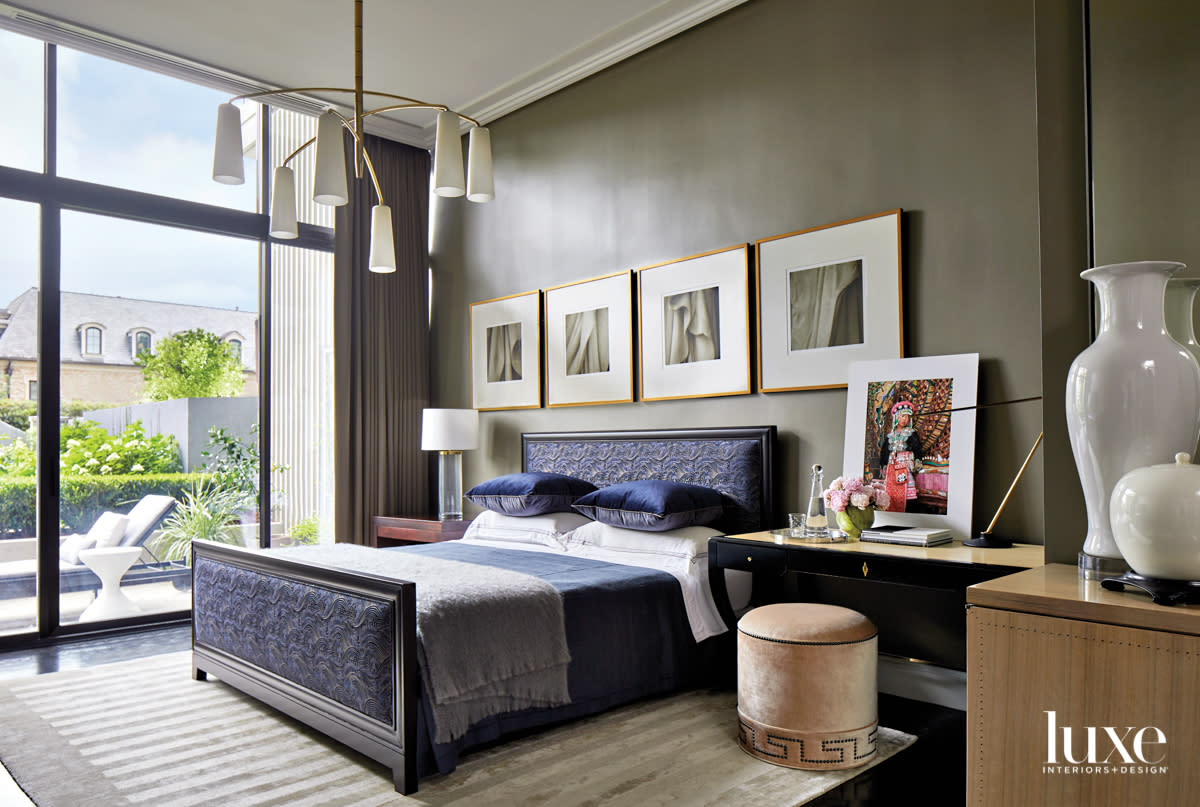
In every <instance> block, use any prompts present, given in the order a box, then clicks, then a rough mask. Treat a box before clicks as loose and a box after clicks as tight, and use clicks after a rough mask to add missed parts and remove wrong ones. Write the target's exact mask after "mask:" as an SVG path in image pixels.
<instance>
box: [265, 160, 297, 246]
mask: <svg viewBox="0 0 1200 807" xmlns="http://www.w3.org/2000/svg"><path fill="white" fill-rule="evenodd" d="M270 232H271V237H272V238H299V236H300V230H299V228H298V227H297V226H296V175H295V173H293V172H292V169H290V168H288V167H287V166H286V165H281V166H279V167H278V168H276V169H275V181H274V182H272V183H271V227H270Z"/></svg>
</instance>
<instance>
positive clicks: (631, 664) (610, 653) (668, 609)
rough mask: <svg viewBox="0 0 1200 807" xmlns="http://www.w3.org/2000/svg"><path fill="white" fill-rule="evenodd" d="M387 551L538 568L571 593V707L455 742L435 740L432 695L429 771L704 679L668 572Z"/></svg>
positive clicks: (482, 554)
mask: <svg viewBox="0 0 1200 807" xmlns="http://www.w3.org/2000/svg"><path fill="white" fill-rule="evenodd" d="M387 551H389V552H391V551H394V552H415V553H419V554H424V555H429V556H432V557H437V558H443V559H445V560H457V561H462V562H466V563H478V564H483V565H487V566H495V567H499V568H502V569H508V570H510V571H514V572H521V573H523V574H530V575H533V576H535V577H540V578H541V579H543V580H545V581H546V582H548V583H549V584H550V585H552V586H554V587H555V588H556V589H557V590H558V591H559V592H560V593H561V594H562V597H563V612H564V618H565V622H566V633H567V645H568V647H569V649H570V651H571V664H570V667H569V668H568V673H567V677H568V684H569V686H570V692H571V703H570V704H568V705H566V706H560V707H556V708H553V709H526V710H522V711H519V712H510V713H507V714H503V715H498V716H496V717H492V718H488V719H487V720H484V721H482V722H480V723H477V724H476V725H475V726H473V727H472V729H471V730H470V731H469V732H468V733H467V735H466V736H465V737H462V738H460V739H459V740H457V741H455V742H451V743H443V744H433V743H432V742H431V736H432V732H431V731H430V730H429V726H430V716H429V713H428V707H427V706H426V703H427V699H426V698H425V697H424V696H422V698H421V708H420V709H419V715H418V726H417V732H418V740H419V744H420V748H419V757H418V762H417V765H418V771H419V775H421V776H425V775H428V774H431V773H434V772H441V773H448V772H450V771H452V770H454V768H455V766H456V765H457V764H458V756H459V754H460V753H461V752H462V751H465V750H466V749H468V748H471V747H474V746H478V745H481V744H483V743H487V742H490V741H492V740H495V739H497V738H499V737H501V736H504V735H508V734H512V733H515V732H519V731H522V730H525V729H531V728H535V727H538V726H545V725H548V724H550V723H556V722H560V721H563V720H568V719H571V718H575V717H581V716H583V715H587V714H594V713H596V712H601V711H604V710H605V709H608V708H611V707H613V706H616V705H618V704H622V703H627V702H629V701H633V700H636V699H638V698H642V697H645V696H647V695H653V694H657V693H662V692H669V691H671V690H675V689H679V688H682V687H684V686H687V685H689V684H692V683H694V682H695V681H696V680H697V679H698V677H699V675H700V672H701V671H700V669H699V668H700V666H701V664H700V656H701V653H700V650H699V646H698V645H697V644H696V642H695V640H694V639H693V638H692V632H691V628H690V627H689V625H688V619H687V614H686V612H685V611H684V606H683V595H682V593H681V591H680V588H679V582H678V581H677V580H676V579H675V578H674V577H672V576H671V575H669V574H667V573H666V572H660V571H655V570H653V569H642V568H638V567H635V566H622V565H619V564H614V563H603V562H601V561H596V560H588V559H586V558H577V557H572V556H569V555H559V554H551V553H546V552H529V551H524V550H519V549H513V550H509V549H494V548H492V547H485V546H474V545H471V544H463V543H459V542H457V541H452V542H445V543H438V544H422V545H418V546H406V547H397V548H394V549H389V550H387ZM420 597H421V590H420V587H418V588H417V598H418V599H420Z"/></svg>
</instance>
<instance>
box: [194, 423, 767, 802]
mask: <svg viewBox="0 0 1200 807" xmlns="http://www.w3.org/2000/svg"><path fill="white" fill-rule="evenodd" d="M775 441H776V431H775V427H774V426H757V427H739V428H713V429H675V430H656V431H618V432H611V431H610V432H557V433H544V434H524V435H522V437H521V442H522V467H523V469H525V470H531V471H556V472H560V473H570V474H571V475H573V476H577V477H582V478H585V479H588V480H589V481H591V482H593V483H594V484H597V485H609V484H614V483H616V482H622V481H628V480H632V479H648V478H657V479H673V480H677V481H683V482H692V483H694V484H701V485H705V486H706V487H712V488H715V489H717V490H719V491H721V492H722V493H723V494H724V495H725V497H726V512H727V517H726V518H725V520H724V521H723V522H722V524H720V525H717V527H718V529H723V530H724V531H726V532H731V533H732V532H745V531H751V530H756V529H763V528H765V527H766V526H769V524H770V523H773V521H774V516H775V475H774V457H775ZM192 547H193V563H192V578H193V582H192V596H193V619H192V677H193V678H195V679H196V680H204V679H205V678H206V676H207V674H209V673H211V674H213V675H215V676H216V677H218V678H219V679H220V680H221V681H223V682H225V683H227V684H229V685H230V686H233V687H234V688H236V689H238V690H241V691H242V692H245V693H246V694H248V695H250V696H252V697H254V698H256V699H258V700H260V701H262V702H263V703H266V704H268V705H269V706H272V707H274V708H276V709H278V710H279V711H281V712H283V713H285V714H287V715H289V716H291V717H293V718H295V719H297V720H299V721H300V722H302V723H305V724H307V725H309V726H311V727H312V728H314V729H316V730H318V731H320V732H322V733H324V734H326V735H328V736H329V737H331V738H333V739H335V740H337V741H339V742H341V743H343V744H345V745H348V746H350V747H351V748H354V749H355V750H356V751H359V752H360V753H362V754H365V755H366V756H368V757H370V758H372V759H374V760H376V761H378V762H381V763H383V764H384V765H386V766H388V767H389V768H391V770H392V781H393V784H394V785H395V787H396V790H397V792H400V793H406V794H407V793H413V792H415V791H416V789H417V757H416V749H417V748H418V744H417V701H418V698H419V696H420V679H419V676H418V672H417V661H416V585H415V584H414V583H410V582H405V581H398V580H394V579H386V578H382V577H377V576H374V575H368V574H361V573H353V572H347V571H343V570H339V569H334V568H330V567H328V566H322V565H318V564H313V563H301V562H297V561H291V560H286V559H283V558H280V557H278V556H277V555H263V554H261V553H259V552H255V551H252V550H247V549H242V548H240V547H233V546H226V545H222V544H214V543H209V542H204V541H195V542H193V544H192ZM723 592H724V584H723V580H722V581H721V582H720V584H719V585H716V584H715V585H714V595H715V596H718V598H720V597H721V595H722V594H723ZM331 647H332V648H333V649H334V650H335V651H336V652H333V653H329V652H328V650H329V648H331ZM318 648H319V649H320V652H318ZM330 659H332V660H330Z"/></svg>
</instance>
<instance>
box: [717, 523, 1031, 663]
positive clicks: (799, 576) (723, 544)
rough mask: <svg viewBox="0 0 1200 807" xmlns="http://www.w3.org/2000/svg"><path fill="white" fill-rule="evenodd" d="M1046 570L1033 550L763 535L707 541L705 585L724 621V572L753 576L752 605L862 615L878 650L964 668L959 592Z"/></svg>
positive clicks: (729, 615)
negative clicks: (834, 608)
mask: <svg viewBox="0 0 1200 807" xmlns="http://www.w3.org/2000/svg"><path fill="white" fill-rule="evenodd" d="M1043 562H1044V553H1043V549H1042V547H1041V546H1036V545H1032V544H1017V545H1015V546H1014V547H1012V548H1011V549H975V548H972V547H966V546H963V545H962V543H960V542H959V541H954V542H952V543H949V544H943V545H942V546H935V547H912V546H899V545H896V544H876V543H863V542H853V543H843V544H814V543H808V542H805V541H800V540H797V539H792V538H781V537H779V536H776V535H773V534H772V533H770V532H755V533H747V534H745V535H725V536H720V537H716V538H711V539H709V544H708V563H709V572H710V579H711V580H712V583H713V586H714V588H718V589H722V590H721V591H715V592H714V594H715V595H717V602H718V603H720V604H721V606H722V609H723V612H724V613H723V616H724V617H725V619H726V622H727V623H728V624H730V625H732V624H733V614H732V613H731V612H730V611H729V608H728V600H727V598H726V597H724V596H721V595H723V593H724V592H723V588H724V574H723V572H722V570H724V569H737V570H741V571H748V572H753V573H754V594H753V600H752V603H751V604H752V605H763V604H766V603H770V602H827V603H832V604H835V605H843V606H845V607H847V608H853V609H854V610H856V611H859V612H860V613H863V614H865V615H866V616H867V617H868V618H869V619H870V620H871V621H872V622H874V623H875V625H876V626H877V627H878V628H879V650H880V652H882V653H889V654H892V655H896V656H904V657H907V658H914V659H921V660H923V661H930V662H933V663H934V664H939V665H941V666H943V667H951V668H953V669H956V670H966V669H967V617H966V589H967V586H970V585H974V584H975V583H982V582H983V581H985V580H991V579H993V578H996V577H1003V576H1004V575H1008V574H1013V573H1014V572H1019V571H1022V570H1023V569H1029V568H1033V567H1036V566H1041V565H1042V564H1043Z"/></svg>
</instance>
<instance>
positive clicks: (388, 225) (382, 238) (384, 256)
mask: <svg viewBox="0 0 1200 807" xmlns="http://www.w3.org/2000/svg"><path fill="white" fill-rule="evenodd" d="M367 268H368V269H370V270H371V271H372V272H394V271H396V248H395V246H394V245H393V243H392V209H391V208H390V207H388V206H387V205H375V206H374V207H373V208H371V256H370V259H369V260H368V261H367ZM426 411H428V410H426Z"/></svg>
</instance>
